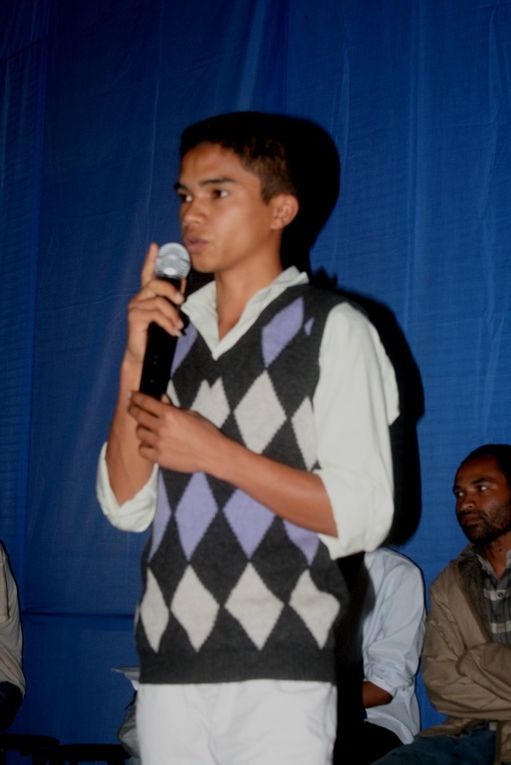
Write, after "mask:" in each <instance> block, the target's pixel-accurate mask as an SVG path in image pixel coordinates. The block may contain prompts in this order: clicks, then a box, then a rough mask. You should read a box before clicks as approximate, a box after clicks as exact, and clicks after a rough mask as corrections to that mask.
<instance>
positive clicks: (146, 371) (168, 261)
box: [139, 242, 190, 400]
mask: <svg viewBox="0 0 511 765" xmlns="http://www.w3.org/2000/svg"><path fill="white" fill-rule="evenodd" d="M189 271H190V256H189V254H188V252H187V250H186V249H185V248H184V247H183V245H181V244H177V243H176V242H171V243H168V244H164V245H162V246H161V247H160V250H159V253H158V255H157V257H156V261H155V268H154V275H155V277H157V278H158V279H166V280H167V281H170V282H171V283H172V284H173V285H174V286H176V287H179V286H180V282H181V279H184V278H185V277H186V276H188V273H189ZM176 343H177V338H176V337H174V336H173V335H169V333H168V332H166V331H165V330H164V329H163V328H162V327H160V325H159V324H156V322H151V324H150V325H149V327H148V330H147V345H146V351H145V355H144V362H143V366H142V376H141V379H140V388H139V390H140V392H141V393H146V394H147V395H149V396H152V397H153V398H156V399H158V400H159V399H160V398H161V397H162V395H163V394H164V393H165V392H166V390H167V385H168V382H169V379H170V370H171V367H172V359H173V358H174V352H175V349H176Z"/></svg>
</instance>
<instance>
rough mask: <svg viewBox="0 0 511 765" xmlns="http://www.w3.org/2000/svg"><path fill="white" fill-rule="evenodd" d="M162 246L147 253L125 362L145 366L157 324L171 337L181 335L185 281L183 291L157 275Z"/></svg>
mask: <svg viewBox="0 0 511 765" xmlns="http://www.w3.org/2000/svg"><path fill="white" fill-rule="evenodd" d="M158 250H159V248H158V245H157V244H155V243H154V242H153V243H152V244H151V245H150V247H149V250H148V251H147V254H146V257H145V260H144V265H143V266H142V272H141V289H140V291H139V292H137V294H136V295H135V296H134V297H133V298H132V299H131V300H130V302H129V304H128V341H127V345H126V353H125V361H126V362H128V363H130V364H133V363H135V364H137V365H140V366H141V365H142V363H143V360H144V353H145V348H146V343H147V328H148V326H149V324H150V323H151V322H153V321H154V322H156V323H157V324H159V325H160V326H161V327H163V329H165V330H166V331H167V332H168V333H169V334H170V335H176V336H177V335H179V334H180V331H181V329H182V328H183V320H182V319H181V317H180V315H179V306H180V305H181V303H182V302H183V300H184V297H183V294H182V293H183V292H184V287H185V280H182V286H181V290H179V289H177V288H176V287H174V285H173V284H171V283H170V282H169V281H167V280H165V279H157V278H155V276H154V266H155V261H156V257H157V255H158Z"/></svg>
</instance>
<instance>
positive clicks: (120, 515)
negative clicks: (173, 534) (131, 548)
mask: <svg viewBox="0 0 511 765" xmlns="http://www.w3.org/2000/svg"><path fill="white" fill-rule="evenodd" d="M106 446H107V445H106V443H105V444H103V447H102V449H101V452H100V455H99V461H98V472H97V478H96V495H97V498H98V502H99V504H100V507H101V510H102V511H103V514H104V515H105V516H106V517H107V518H108V520H109V521H110V523H111V524H112V526H115V528H117V529H122V531H145V530H146V529H147V528H148V527H149V526H150V524H151V522H152V520H153V518H154V513H155V509H156V487H157V476H158V465H155V466H154V468H153V472H152V473H151V476H150V478H149V480H148V481H147V483H146V484H145V486H143V487H142V488H141V489H140V490H139V491H138V492H137V493H136V494H135V496H133V497H132V498H131V499H129V500H127V501H126V502H123V504H122V505H119V503H118V502H117V499H116V497H115V494H114V493H113V491H112V487H111V486H110V479H109V476H108V468H107V465H106V459H105V455H106Z"/></svg>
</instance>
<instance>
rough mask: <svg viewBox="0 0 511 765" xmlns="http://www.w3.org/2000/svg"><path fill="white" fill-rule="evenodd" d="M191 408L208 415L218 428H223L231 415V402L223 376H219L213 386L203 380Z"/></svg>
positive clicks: (204, 415) (207, 417) (205, 415)
mask: <svg viewBox="0 0 511 765" xmlns="http://www.w3.org/2000/svg"><path fill="white" fill-rule="evenodd" d="M190 409H193V411H194V412H197V413H198V414H201V415H202V416H203V417H206V419H208V420H209V421H210V422H212V423H213V425H216V427H217V428H221V427H222V425H223V424H224V422H225V421H226V419H227V417H228V416H229V403H228V401H227V397H226V395H225V389H224V385H223V383H222V378H221V377H219V378H218V380H216V381H215V382H214V383H213V385H211V386H210V385H209V384H208V382H207V381H206V380H203V381H202V383H201V386H200V388H199V392H198V393H197V395H196V397H195V401H194V402H193V404H192V406H191V407H190Z"/></svg>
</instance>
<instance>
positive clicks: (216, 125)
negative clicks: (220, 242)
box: [179, 112, 299, 202]
mask: <svg viewBox="0 0 511 765" xmlns="http://www.w3.org/2000/svg"><path fill="white" fill-rule="evenodd" d="M289 119H290V118H288V117H285V116H283V115H280V114H269V113H266V112H230V113H229V114H218V115H216V116H215V117H208V118H207V119H205V120H201V121H200V122H196V123H194V124H193V125H190V126H189V127H187V128H185V130H184V131H183V133H182V135H181V145H180V151H179V154H180V157H181V159H182V158H183V157H184V155H185V154H186V153H187V152H189V151H190V150H191V149H194V148H195V147H196V146H198V145H199V144H201V143H213V144H218V145H219V146H222V148H224V149H229V150H230V151H233V152H234V153H235V154H236V156H237V157H238V158H239V160H240V162H241V164H242V165H243V167H244V168H245V169H246V170H249V171H250V172H252V173H254V175H257V177H258V178H259V180H260V181H261V194H262V197H263V199H264V201H265V202H268V201H269V200H270V199H272V197H274V196H276V195H277V194H281V193H286V194H293V195H294V196H296V197H297V199H299V192H298V189H297V188H296V186H295V184H294V182H293V171H292V168H291V166H290V159H289V151H288V148H287V143H288V140H289V137H288V132H289V129H290V124H289Z"/></svg>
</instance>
